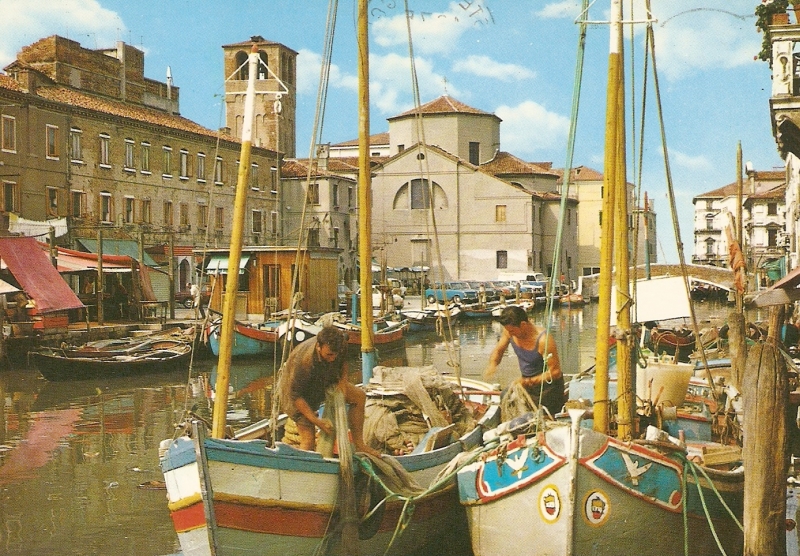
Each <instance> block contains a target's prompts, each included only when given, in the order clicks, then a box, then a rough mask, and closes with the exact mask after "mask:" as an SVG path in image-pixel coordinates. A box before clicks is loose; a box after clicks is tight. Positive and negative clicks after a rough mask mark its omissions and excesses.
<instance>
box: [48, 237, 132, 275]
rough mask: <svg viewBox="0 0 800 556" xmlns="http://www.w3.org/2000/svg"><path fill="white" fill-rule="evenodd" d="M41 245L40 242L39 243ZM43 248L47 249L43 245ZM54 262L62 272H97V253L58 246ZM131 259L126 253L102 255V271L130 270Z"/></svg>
mask: <svg viewBox="0 0 800 556" xmlns="http://www.w3.org/2000/svg"><path fill="white" fill-rule="evenodd" d="M40 245H41V244H40ZM44 249H48V247H47V246H44ZM57 249H58V256H57V258H56V264H57V265H58V271H59V272H60V273H62V274H69V273H75V272H88V271H91V272H97V253H84V252H82V251H73V250H72V249H65V248H63V247H58V248H57ZM131 263H132V259H131V258H130V257H128V256H127V255H103V272H131Z"/></svg>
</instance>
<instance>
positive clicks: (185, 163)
mask: <svg viewBox="0 0 800 556" xmlns="http://www.w3.org/2000/svg"><path fill="white" fill-rule="evenodd" d="M179 156H180V166H181V168H180V175H179V177H180V178H181V179H183V180H185V179H186V178H188V177H189V168H190V165H189V151H187V150H186V149H181V152H180V155H179Z"/></svg>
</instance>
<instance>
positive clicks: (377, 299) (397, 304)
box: [356, 284, 405, 309]
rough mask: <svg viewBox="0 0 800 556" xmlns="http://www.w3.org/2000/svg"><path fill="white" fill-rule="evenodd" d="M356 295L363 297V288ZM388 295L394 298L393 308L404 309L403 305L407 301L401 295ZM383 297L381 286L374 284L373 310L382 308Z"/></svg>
mask: <svg viewBox="0 0 800 556" xmlns="http://www.w3.org/2000/svg"><path fill="white" fill-rule="evenodd" d="M356 294H357V295H361V288H358V289H357V290H356ZM388 295H391V296H392V306H393V307H394V308H395V309H402V308H403V305H404V304H405V301H404V300H403V298H402V297H401V296H400V295H399V294H396V293H393V294H388ZM382 297H383V296H382V295H381V290H380V286H378V285H376V284H372V308H373V309H380V308H381V301H382Z"/></svg>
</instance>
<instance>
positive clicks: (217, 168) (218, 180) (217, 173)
mask: <svg viewBox="0 0 800 556" xmlns="http://www.w3.org/2000/svg"><path fill="white" fill-rule="evenodd" d="M222 170H223V168H222V157H221V156H218V157H217V160H216V161H215V162H214V184H215V185H222V184H223V183H224V182H223V181H222V180H223V179H224V178H225V176H224V174H223V171H222Z"/></svg>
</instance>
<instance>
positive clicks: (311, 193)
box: [308, 182, 319, 205]
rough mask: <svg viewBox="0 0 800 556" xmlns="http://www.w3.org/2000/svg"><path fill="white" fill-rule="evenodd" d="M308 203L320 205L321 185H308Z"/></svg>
mask: <svg viewBox="0 0 800 556" xmlns="http://www.w3.org/2000/svg"><path fill="white" fill-rule="evenodd" d="M308 202H309V203H311V204H312V205H318V204H319V184H318V183H316V182H314V183H310V184H308Z"/></svg>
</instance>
